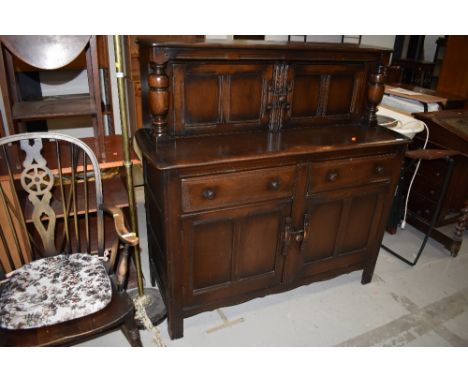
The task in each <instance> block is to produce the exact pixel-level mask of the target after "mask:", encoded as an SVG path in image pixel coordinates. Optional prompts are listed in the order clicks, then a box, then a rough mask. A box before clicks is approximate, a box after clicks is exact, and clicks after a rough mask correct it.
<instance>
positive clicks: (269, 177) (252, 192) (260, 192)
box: [182, 166, 295, 212]
mask: <svg viewBox="0 0 468 382" xmlns="http://www.w3.org/2000/svg"><path fill="white" fill-rule="evenodd" d="M294 174H295V167H294V166H288V167H279V168H271V169H264V170H252V171H242V172H237V173H229V174H216V175H211V176H200V177H193V178H183V179H182V209H183V211H184V212H192V211H198V210H205V209H210V208H215V207H222V206H230V205H237V204H242V203H249V202H254V201H260V200H269V199H277V198H284V197H290V196H292V190H293V186H294V177H295V176H294Z"/></svg>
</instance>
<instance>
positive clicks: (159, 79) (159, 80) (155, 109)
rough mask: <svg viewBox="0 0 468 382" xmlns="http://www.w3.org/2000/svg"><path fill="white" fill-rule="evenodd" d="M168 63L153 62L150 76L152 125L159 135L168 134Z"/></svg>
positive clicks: (149, 93) (149, 96)
mask: <svg viewBox="0 0 468 382" xmlns="http://www.w3.org/2000/svg"><path fill="white" fill-rule="evenodd" d="M166 64H167V62H165V63H162V64H156V63H151V64H150V67H151V73H150V74H149V76H148V85H149V92H148V103H149V108H150V111H151V116H152V125H153V127H155V129H156V135H157V136H163V135H167V134H168V127H167V113H168V110H169V91H168V88H169V78H168V77H167V75H166V72H165V68H166Z"/></svg>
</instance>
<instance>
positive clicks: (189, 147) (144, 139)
mask: <svg viewBox="0 0 468 382" xmlns="http://www.w3.org/2000/svg"><path fill="white" fill-rule="evenodd" d="M136 139H137V143H138V145H139V147H140V148H141V151H142V153H143V155H144V156H145V157H146V158H147V159H148V160H149V161H150V162H151V163H152V164H153V165H154V166H155V167H156V168H158V169H160V170H166V169H174V168H184V167H195V166H200V165H207V164H219V163H230V162H239V161H249V160H261V159H270V158H277V157H287V156H298V155H306V154H316V155H320V154H326V153H331V152H336V151H350V150H356V149H359V148H361V149H364V148H378V147H382V146H391V145H402V144H407V143H408V142H409V139H408V138H406V137H405V136H403V135H401V134H398V133H396V132H394V131H391V130H389V129H387V128H384V127H380V126H377V127H363V126H360V125H347V126H343V125H340V126H339V127H338V126H335V127H333V126H323V127H314V128H297V129H288V130H285V131H283V132H281V133H269V132H265V131H255V132H248V133H237V134H229V135H211V136H197V137H187V138H178V139H174V138H165V139H163V140H160V141H158V142H156V138H155V136H154V135H153V130H152V129H147V128H143V129H139V130H138V131H137V133H136Z"/></svg>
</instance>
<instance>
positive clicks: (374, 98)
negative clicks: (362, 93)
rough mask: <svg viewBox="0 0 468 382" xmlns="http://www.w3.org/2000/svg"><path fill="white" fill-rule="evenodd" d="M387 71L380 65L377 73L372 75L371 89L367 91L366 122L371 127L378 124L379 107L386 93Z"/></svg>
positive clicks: (370, 80)
mask: <svg viewBox="0 0 468 382" xmlns="http://www.w3.org/2000/svg"><path fill="white" fill-rule="evenodd" d="M384 82H385V70H384V67H383V66H382V65H379V66H378V68H377V72H376V73H372V74H371V76H370V79H369V87H368V89H367V104H368V106H367V118H366V119H365V121H364V122H366V123H367V124H368V125H369V126H374V125H376V124H377V115H376V113H377V110H378V109H377V105H378V104H380V102H381V101H382V98H383V95H384V91H385V83H384Z"/></svg>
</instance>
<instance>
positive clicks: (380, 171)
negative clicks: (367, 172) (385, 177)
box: [375, 165, 384, 174]
mask: <svg viewBox="0 0 468 382" xmlns="http://www.w3.org/2000/svg"><path fill="white" fill-rule="evenodd" d="M375 172H376V173H377V174H382V173H383V172H384V166H382V165H378V166H375Z"/></svg>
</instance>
